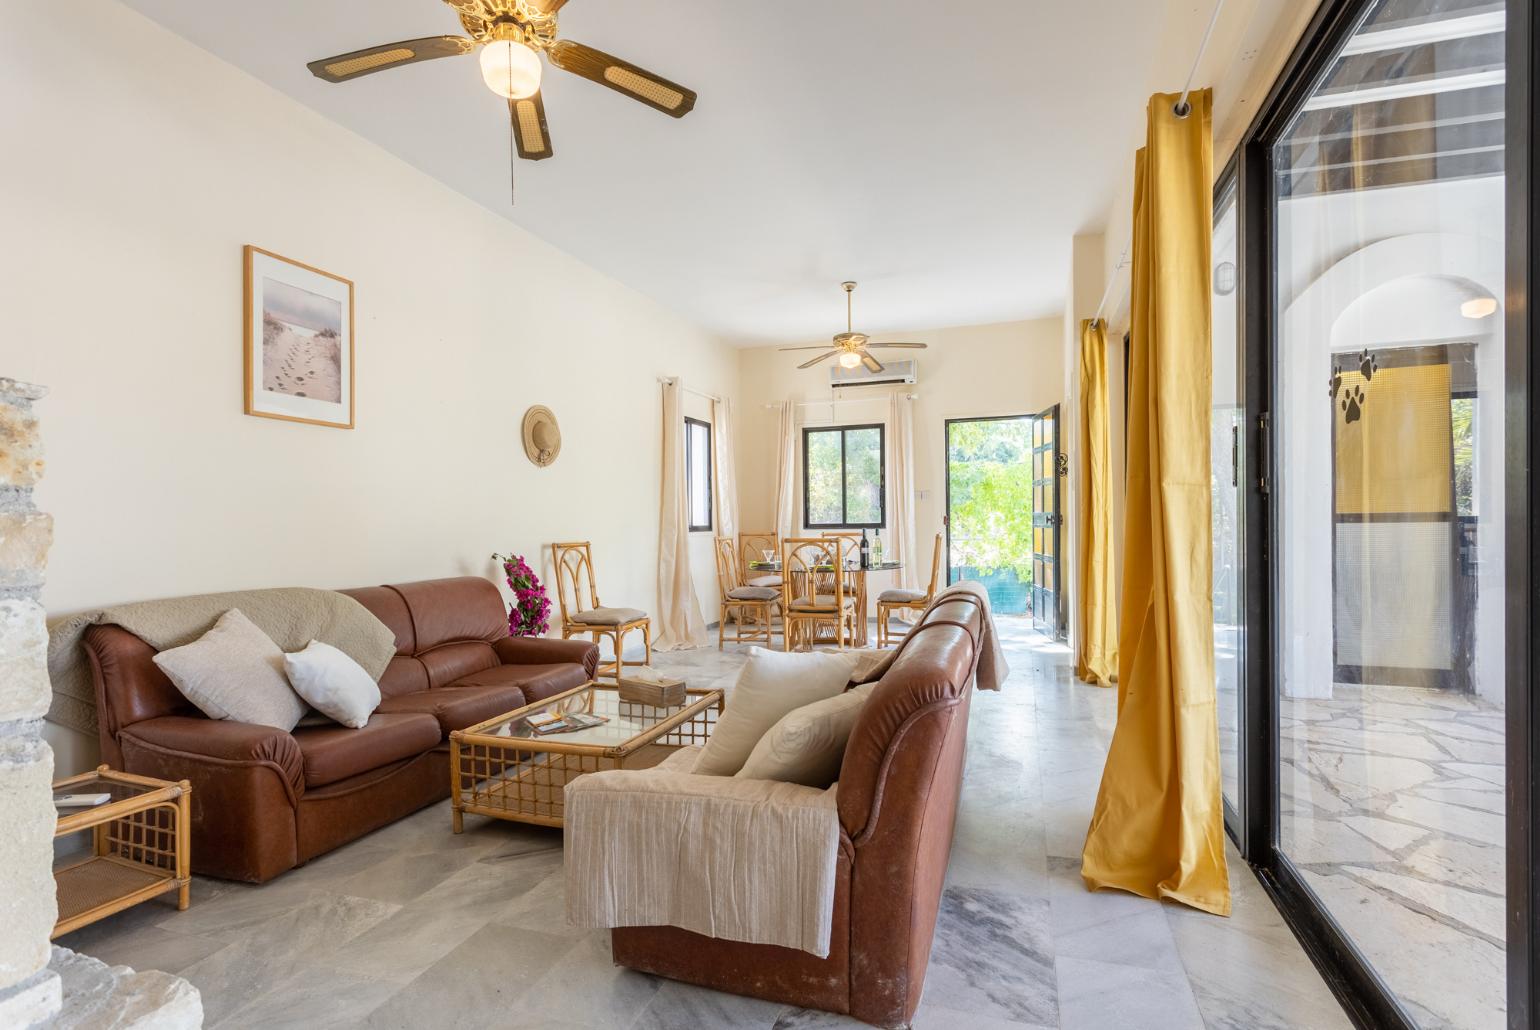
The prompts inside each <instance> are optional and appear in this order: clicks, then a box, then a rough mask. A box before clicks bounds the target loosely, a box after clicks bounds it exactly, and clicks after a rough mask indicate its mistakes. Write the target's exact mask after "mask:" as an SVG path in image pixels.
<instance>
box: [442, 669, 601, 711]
mask: <svg viewBox="0 0 1540 1030" xmlns="http://www.w3.org/2000/svg"><path fill="white" fill-rule="evenodd" d="M588 680H589V675H588V670H587V669H585V668H584V667H583V666H581V665H578V664H576V663H574V662H556V663H552V664H535V663H531V664H529V665H499V666H497V667H496V668H494V669H485V670H483V671H481V672H474V673H471V674H470V675H469V676H465V677H463V678H461V679H457V680H455V681H454V683H452V684H450V685H451V686H452V687H499V688H506V687H509V686H514V687H518V688H519V690H520V691H521V692H522V693H523V695H524V702H523V703H524V704H534V703H535V702H536V701H544V700H545V699H546V698H548V697H552V696H554V695H556V694H560V693H561V692H562V691H564V690H571V689H572V688H573V687H581V686H582V685H583V684H585V683H587V682H588ZM515 707H517V706H515ZM509 710H510V709H504V711H509ZM493 714H494V715H496V714H500V713H496V712H494V713H493ZM488 718H491V716H488Z"/></svg>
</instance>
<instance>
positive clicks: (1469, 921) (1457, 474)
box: [1214, 0, 1530, 1030]
mask: <svg viewBox="0 0 1540 1030" xmlns="http://www.w3.org/2000/svg"><path fill="white" fill-rule="evenodd" d="M1323 12H1324V13H1323V14H1322V16H1321V17H1320V18H1319V19H1318V23H1317V24H1318V35H1317V36H1316V37H1315V39H1314V40H1313V43H1312V45H1314V46H1315V47H1316V48H1317V49H1316V52H1315V53H1306V54H1305V55H1304V56H1303V57H1300V58H1297V60H1296V64H1295V67H1294V70H1293V71H1292V72H1291V75H1293V76H1294V77H1295V81H1294V82H1293V83H1292V84H1287V85H1286V86H1285V88H1284V89H1283V90H1282V91H1281V93H1280V94H1279V95H1278V96H1277V97H1275V99H1274V101H1273V109H1272V111H1271V112H1270V113H1264V116H1263V118H1262V119H1261V122H1260V128H1254V131H1253V135H1252V136H1251V137H1250V138H1249V139H1248V142H1247V144H1246V146H1245V148H1244V153H1243V158H1242V160H1243V162H1244V163H1249V164H1251V165H1252V169H1251V171H1250V173H1249V174H1245V175H1243V178H1244V180H1245V181H1246V182H1247V183H1248V184H1249V187H1248V188H1254V189H1255V193H1256V195H1254V196H1252V197H1250V198H1248V200H1247V202H1246V203H1245V204H1243V207H1244V208H1245V209H1246V215H1245V217H1246V218H1247V219H1248V220H1249V223H1250V226H1251V227H1252V228H1253V230H1254V231H1255V232H1256V233H1257V234H1258V238H1265V241H1266V245H1265V246H1261V247H1258V248H1257V249H1256V250H1254V251H1251V252H1250V253H1251V254H1252V256H1254V257H1257V258H1260V259H1261V260H1262V261H1264V262H1265V264H1266V268H1265V272H1264V273H1262V274H1260V275H1258V276H1257V277H1256V278H1255V279H1251V280H1249V281H1250V282H1252V283H1253V286H1252V287H1251V294H1250V297H1249V301H1250V302H1252V303H1255V304H1256V305H1257V306H1258V308H1259V309H1261V310H1265V311H1266V313H1267V321H1266V323H1265V324H1264V325H1262V326H1260V327H1257V326H1253V327H1252V329H1253V330H1254V332H1249V335H1251V336H1252V337H1253V338H1252V339H1251V340H1250V343H1251V348H1252V349H1251V353H1252V354H1254V355H1255V356H1256V357H1257V358H1258V359H1259V360H1261V361H1263V362H1264V363H1265V364H1266V367H1267V376H1268V384H1267V389H1266V391H1265V393H1264V394H1263V396H1265V397H1266V399H1267V405H1268V408H1269V410H1268V411H1267V412H1266V413H1265V414H1264V415H1263V417H1262V419H1261V420H1260V421H1259V422H1258V424H1257V426H1256V427H1255V434H1253V432H1252V430H1253V427H1252V426H1250V425H1247V424H1245V423H1244V422H1241V421H1240V420H1239V419H1238V420H1237V423H1238V425H1237V428H1236V429H1235V430H1234V441H1235V442H1234V443H1233V444H1232V443H1231V442H1230V441H1223V440H1221V439H1220V432H1221V427H1220V421H1221V408H1222V406H1223V405H1224V401H1225V397H1224V396H1223V393H1222V391H1223V389H1224V388H1225V386H1226V385H1227V384H1222V383H1221V378H1222V377H1221V376H1220V374H1219V371H1220V370H1219V368H1218V364H1217V363H1218V362H1219V361H1220V360H1221V353H1222V350H1223V348H1222V347H1221V329H1220V327H1219V325H1218V321H1217V320H1218V318H1219V310H1220V305H1219V304H1218V303H1217V302H1216V335H1215V361H1216V374H1215V409H1214V419H1215V427H1216V428H1215V433H1216V436H1215V459H1214V460H1215V502H1216V505H1215V530H1216V532H1215V619H1216V645H1217V647H1218V648H1219V654H1218V658H1219V663H1218V664H1219V669H1220V698H1221V716H1220V720H1221V724H1220V732H1221V741H1222V743H1223V741H1224V740H1225V739H1226V734H1227V732H1228V727H1227V722H1226V720H1227V719H1230V718H1232V713H1231V712H1227V710H1226V705H1227V702H1226V695H1225V676H1226V668H1227V651H1226V647H1225V643H1226V635H1225V632H1224V626H1223V623H1224V616H1223V612H1224V611H1225V610H1226V609H1225V601H1224V597H1225V595H1224V591H1225V589H1226V588H1228V586H1229V584H1228V583H1226V582H1223V581H1222V580H1221V569H1222V567H1223V566H1222V563H1221V558H1222V555H1223V553H1224V550H1225V548H1226V547H1228V543H1227V540H1228V537H1226V536H1225V535H1224V533H1222V532H1221V530H1222V529H1223V526H1222V524H1221V523H1222V522H1223V521H1224V519H1225V517H1226V516H1225V512H1224V510H1223V508H1222V505H1221V500H1222V499H1224V500H1228V497H1229V495H1228V494H1227V492H1226V491H1225V489H1224V481H1223V476H1222V473H1221V465H1223V464H1224V462H1223V461H1222V457H1223V456H1224V455H1223V454H1222V453H1221V452H1222V451H1228V450H1229V449H1230V447H1232V446H1233V447H1234V448H1235V450H1236V453H1237V454H1239V453H1240V450H1241V449H1242V448H1244V446H1245V445H1246V443H1247V441H1248V440H1249V439H1251V438H1252V437H1253V436H1254V435H1255V438H1256V439H1258V441H1259V442H1261V443H1263V444H1266V445H1270V448H1271V454H1270V456H1269V455H1268V454H1266V453H1264V454H1263V456H1262V459H1261V461H1262V463H1261V464H1260V465H1259V467H1258V468H1257V469H1256V477H1255V481H1254V482H1248V483H1247V484H1246V487H1245V490H1244V491H1243V492H1239V493H1237V494H1236V497H1235V499H1236V500H1237V502H1238V501H1239V499H1240V497H1242V496H1244V495H1245V493H1246V492H1250V491H1251V490H1255V491H1256V493H1257V494H1258V495H1260V496H1261V498H1262V500H1263V503H1265V504H1266V505H1267V511H1268V516H1269V519H1270V525H1269V529H1270V537H1269V539H1268V540H1267V541H1255V542H1253V544H1252V545H1251V547H1250V548H1249V549H1248V548H1246V547H1244V546H1240V545H1238V546H1237V553H1238V554H1239V553H1248V554H1252V555H1260V556H1263V559H1264V562H1265V565H1262V564H1261V563H1259V567H1265V569H1266V570H1267V574H1268V576H1267V584H1268V585H1269V586H1270V588H1271V589H1270V595H1269V596H1270V602H1269V603H1270V605H1271V612H1270V614H1271V618H1270V620H1269V623H1268V625H1267V627H1266V630H1267V639H1268V641H1269V645H1270V656H1269V658H1270V661H1269V665H1268V666H1267V667H1266V669H1265V682H1254V683H1250V684H1248V687H1247V691H1246V693H1247V696H1248V700H1251V701H1255V702H1257V703H1259V704H1263V705H1265V706H1266V708H1267V710H1268V711H1269V713H1270V715H1271V719H1270V725H1268V726H1267V727H1266V729H1267V731H1268V733H1269V735H1270V737H1271V739H1270V740H1250V741H1248V743H1249V744H1250V745H1251V746H1254V747H1262V748H1265V749H1266V751H1267V752H1268V754H1269V755H1270V761H1271V763H1272V764H1271V768H1270V769H1266V776H1265V777H1264V778H1262V779H1263V782H1258V783H1255V784H1248V785H1246V786H1245V787H1242V786H1240V785H1238V784H1237V783H1236V782H1235V780H1234V779H1233V778H1232V776H1231V773H1230V770H1229V768H1226V770H1225V772H1226V776H1225V791H1226V796H1227V798H1229V797H1230V796H1231V794H1232V791H1234V792H1235V794H1236V796H1240V795H1241V793H1242V792H1244V795H1245V798H1246V802H1247V803H1248V804H1251V805H1254V806H1255V807H1256V809H1257V810H1256V811H1255V812H1252V813H1249V814H1248V816H1247V822H1248V823H1249V824H1250V825H1251V826H1252V828H1253V829H1256V828H1258V827H1260V828H1261V832H1262V835H1263V838H1264V839H1269V840H1270V844H1271V847H1270V848H1269V849H1268V851H1267V853H1266V854H1263V855H1251V856H1248V857H1251V858H1252V860H1253V861H1254V862H1257V863H1258V864H1259V865H1260V866H1262V867H1263V869H1264V870H1265V872H1267V873H1268V877H1267V879H1268V881H1269V882H1270V883H1271V884H1272V885H1273V886H1274V888H1275V891H1276V896H1277V897H1278V898H1279V899H1280V903H1281V904H1282V905H1283V906H1284V907H1285V908H1286V909H1290V910H1291V915H1293V916H1294V921H1295V925H1296V926H1298V927H1302V928H1303V931H1302V932H1305V933H1306V935H1307V936H1310V937H1312V938H1314V943H1315V944H1316V946H1317V949H1318V950H1317V953H1318V954H1320V955H1322V956H1324V958H1323V961H1327V962H1329V963H1330V964H1332V965H1333V972H1334V973H1335V974H1337V975H1338V976H1341V977H1343V978H1345V982H1346V983H1347V984H1348V986H1347V988H1346V991H1345V993H1347V994H1348V995H1349V996H1350V997H1351V998H1354V999H1357V1001H1358V1002H1360V1003H1361V1004H1362V1006H1363V1007H1362V1008H1361V1009H1360V1010H1359V1012H1358V1015H1359V1017H1360V1018H1361V1019H1363V1020H1365V1021H1367V1022H1371V1023H1373V1024H1375V1025H1397V1024H1400V1025H1417V1026H1438V1027H1453V1028H1462V1030H1478V1028H1479V1030H1486V1028H1496V1027H1502V1026H1505V1025H1508V1020H1509V1015H1510V1013H1509V1010H1508V1005H1509V989H1510V981H1509V968H1508V965H1509V964H1508V954H1507V950H1508V947H1509V939H1508V938H1509V934H1510V929H1511V927H1510V924H1509V918H1508V902H1509V897H1508V870H1507V861H1508V858H1507V855H1508V844H1509V833H1510V832H1512V831H1514V830H1522V831H1523V832H1525V833H1527V824H1528V817H1527V815H1523V817H1522V819H1521V820H1520V821H1522V822H1523V823H1524V825H1523V826H1517V827H1516V826H1515V818H1517V817H1516V816H1512V814H1511V813H1510V806H1509V803H1508V801H1509V799H1508V797H1507V796H1506V790H1507V785H1508V784H1509V783H1511V782H1512V780H1513V774H1514V773H1515V771H1517V770H1515V769H1514V768H1512V767H1511V765H1510V762H1511V761H1512V757H1511V756H1512V749H1511V748H1510V747H1509V743H1510V742H1509V740H1508V732H1509V730H1508V727H1509V724H1510V721H1509V718H1508V711H1507V706H1508V701H1507V693H1508V679H1509V673H1510V671H1511V670H1510V668H1509V661H1510V660H1509V657H1508V652H1507V644H1508V638H1507V616H1506V615H1505V603H1506V602H1508V600H1509V599H1508V598H1507V597H1505V569H1506V567H1507V565H1508V563H1509V562H1510V561H1511V560H1515V559H1518V558H1520V557H1521V556H1520V555H1518V554H1515V553H1513V552H1512V551H1511V550H1510V545H1509V540H1510V532H1509V531H1510V529H1511V528H1513V527H1510V526H1509V525H1508V524H1507V523H1508V519H1509V517H1510V516H1509V514H1508V512H1507V511H1506V510H1505V506H1506V502H1507V500H1508V495H1509V487H1510V485H1511V484H1510V482H1509V478H1508V477H1509V475H1510V473H1509V471H1508V468H1509V464H1508V461H1507V460H1506V459H1507V456H1508V454H1509V452H1510V448H1511V447H1512V446H1513V445H1514V444H1515V441H1513V440H1510V439H1509V438H1508V436H1509V433H1510V432H1511V429H1510V423H1509V422H1508V420H1507V417H1506V416H1507V415H1508V414H1509V405H1510V404H1512V403H1514V401H1515V399H1517V400H1518V402H1520V403H1522V402H1524V401H1525V400H1526V399H1527V393H1526V392H1525V390H1524V385H1523V384H1518V385H1517V387H1516V386H1515V384H1514V382H1513V380H1512V371H1511V369H1510V368H1509V365H1510V362H1509V358H1510V355H1509V353H1508V346H1509V341H1508V339H1507V335H1506V332H1505V314H1506V312H1505V307H1504V305H1505V298H1506V297H1507V296H1508V294H1507V292H1506V289H1505V285H1506V284H1505V279H1506V272H1505V259H1506V258H1507V254H1508V252H1507V247H1506V239H1505V236H1506V234H1507V232H1508V231H1509V229H1508V219H1509V215H1510V213H1512V211H1511V206H1510V205H1509V203H1508V201H1507V200H1506V199H1505V185H1506V183H1505V172H1506V171H1507V165H1506V160H1505V158H1506V154H1507V147H1506V144H1505V118H1506V116H1507V98H1508V90H1507V88H1506V85H1505V84H1506V79H1507V70H1508V69H1507V48H1506V43H1507V40H1506V38H1505V37H1506V32H1507V30H1508V22H1507V13H1506V10H1505V5H1504V4H1503V3H1501V2H1493V0H1372V2H1342V3H1335V4H1331V3H1329V4H1327V5H1326V6H1325V8H1323ZM1524 81H1526V82H1527V68H1526V69H1525V77H1524ZM1259 169H1260V170H1259ZM1216 213H1217V215H1218V228H1217V229H1216V241H1215V242H1216V246H1215V255H1216V262H1217V261H1220V259H1221V254H1222V248H1223V247H1224V245H1225V243H1224V241H1225V239H1226V235H1227V233H1226V229H1225V218H1226V217H1227V215H1226V212H1225V208H1224V206H1223V204H1222V203H1221V205H1220V206H1219V207H1218V208H1217V209H1216ZM1521 213H1522V214H1523V215H1524V217H1526V218H1527V217H1528V215H1527V202H1526V204H1525V206H1524V211H1523V212H1521ZM1216 273H1217V270H1216ZM1216 293H1217V284H1216ZM1216 301H1217V297H1216ZM1231 317H1232V318H1234V319H1235V321H1233V322H1232V323H1231V324H1232V325H1240V326H1243V327H1245V326H1246V324H1247V323H1246V322H1245V320H1244V317H1243V316H1242V317H1240V318H1236V316H1235V315H1234V314H1233V313H1232V314H1231ZM1229 382H1234V380H1229ZM1243 464H1244V463H1243V462H1242V461H1241V460H1240V459H1239V458H1237V462H1236V466H1237V469H1238V470H1239V468H1240V467H1242V465H1243ZM1236 482H1237V484H1239V483H1240V474H1239V472H1237V479H1236ZM1524 517H1525V518H1527V512H1524ZM1238 524H1239V522H1238ZM1253 585H1254V586H1255V585H1257V581H1254V584H1253ZM1514 610H1517V611H1521V612H1522V611H1527V598H1524V599H1522V600H1521V601H1520V603H1519V605H1518V606H1517V608H1516V609H1515V608H1513V607H1511V606H1510V608H1509V611H1514ZM1238 633H1239V628H1238V627H1237V634H1238ZM1240 653H1241V652H1238V654H1240ZM1242 664H1243V658H1241V657H1237V658H1236V659H1235V664H1234V674H1235V675H1237V676H1240V675H1241V673H1242ZM1240 707H1243V705H1242V706H1240ZM1233 719H1234V725H1237V726H1238V725H1241V724H1242V716H1241V711H1240V710H1239V707H1238V708H1237V710H1235V711H1234V712H1233ZM1227 761H1228V760H1227ZM1525 761H1526V762H1527V758H1526V759H1525ZM1248 767H1251V766H1249V764H1248ZM1269 824H1270V825H1269ZM1252 839H1256V838H1255V836H1253V838H1252ZM1526 904H1527V900H1526ZM1529 936H1530V935H1529V933H1528V931H1526V932H1525V933H1524V934H1523V939H1522V940H1521V941H1520V942H1519V943H1520V945H1521V946H1522V947H1524V948H1525V949H1527V948H1528V945H1529ZM1525 954H1527V950H1526V951H1525ZM1525 1022H1526V1024H1527V1016H1526V1017H1525Z"/></svg>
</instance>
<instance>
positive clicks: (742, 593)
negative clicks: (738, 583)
mask: <svg viewBox="0 0 1540 1030" xmlns="http://www.w3.org/2000/svg"><path fill="white" fill-rule="evenodd" d="M780 596H781V592H780V591H779V590H772V589H771V588H769V587H734V588H733V589H731V590H729V591H728V592H727V597H728V600H731V601H774V600H775V599H776V598H777V597H780Z"/></svg>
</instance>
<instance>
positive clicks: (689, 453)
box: [684, 418, 711, 533]
mask: <svg viewBox="0 0 1540 1030" xmlns="http://www.w3.org/2000/svg"><path fill="white" fill-rule="evenodd" d="M684 467H685V476H686V480H687V482H688V484H689V491H690V532H692V533H709V532H711V425H710V423H707V422H702V421H701V420H700V419H698V418H687V419H685V420H684Z"/></svg>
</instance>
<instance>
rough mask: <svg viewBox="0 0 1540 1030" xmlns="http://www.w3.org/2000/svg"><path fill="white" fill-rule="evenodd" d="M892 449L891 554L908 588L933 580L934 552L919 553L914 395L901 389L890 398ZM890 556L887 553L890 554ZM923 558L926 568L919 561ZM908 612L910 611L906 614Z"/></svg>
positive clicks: (902, 584) (902, 585)
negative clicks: (916, 512) (931, 571)
mask: <svg viewBox="0 0 1540 1030" xmlns="http://www.w3.org/2000/svg"><path fill="white" fill-rule="evenodd" d="M888 435H889V436H890V437H891V439H890V440H889V441H888V452H889V453H890V454H891V455H892V457H891V458H890V459H889V465H890V467H891V472H890V479H891V482H892V484H893V487H892V489H893V497H892V500H891V503H890V504H889V507H888V511H889V512H890V514H891V516H892V518H890V519H889V529H888V534H889V536H890V537H891V538H892V540H891V547H890V549H889V555H891V557H892V558H893V560H894V561H899V562H902V563H903V568H902V569H900V570H899V572H898V585H899V586H900V587H902V588H904V589H906V590H918V589H920V587H921V585H922V584H921V582H920V576H921V574H922V573H923V575H924V576H925V577H926V582H927V583H928V582H929V581H930V558H931V556H930V554H929V552H927V553H926V554H924V555H920V554H916V553H915V542H914V541H915V531H914V398H913V397H912V396H911V395H909V394H907V393H904V392H902V391H897V392H895V393H894V394H893V396H892V397H891V398H890V399H889V401H888ZM887 556H888V555H884V557H887ZM920 561H923V563H924V565H925V568H924V569H921V568H919V566H918V565H917V564H916V563H917V562H920ZM904 614H905V615H907V614H908V613H904Z"/></svg>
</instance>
